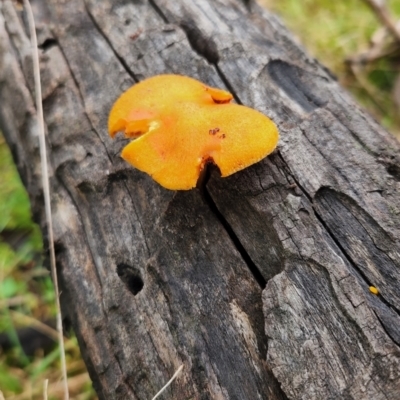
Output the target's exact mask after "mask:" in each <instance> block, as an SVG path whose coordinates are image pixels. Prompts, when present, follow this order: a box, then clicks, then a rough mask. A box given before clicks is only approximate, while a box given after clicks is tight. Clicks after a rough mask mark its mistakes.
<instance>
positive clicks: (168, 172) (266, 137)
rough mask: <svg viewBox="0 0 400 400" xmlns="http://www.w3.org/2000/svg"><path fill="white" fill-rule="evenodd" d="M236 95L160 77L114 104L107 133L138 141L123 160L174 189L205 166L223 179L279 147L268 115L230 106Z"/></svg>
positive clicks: (190, 182)
mask: <svg viewBox="0 0 400 400" xmlns="http://www.w3.org/2000/svg"><path fill="white" fill-rule="evenodd" d="M231 100H232V95H231V94H230V93H229V92H226V91H224V90H221V89H216V88H211V87H208V86H206V85H204V84H203V83H201V82H199V81H197V80H195V79H192V78H189V77H186V76H181V75H158V76H155V77H152V78H149V79H146V80H144V81H142V82H140V83H138V84H136V85H134V86H132V87H131V88H130V89H128V90H127V91H126V92H125V93H123V94H122V95H121V96H120V97H119V99H118V100H117V101H116V102H115V104H114V105H113V107H112V109H111V112H110V116H109V121H108V130H109V133H110V135H111V137H114V136H115V134H116V133H117V132H118V131H124V133H125V137H127V138H134V140H133V141H131V142H130V143H129V144H128V145H127V146H126V147H125V148H124V149H123V151H122V154H121V156H122V158H123V159H124V160H126V161H127V162H129V163H131V164H132V165H133V166H134V167H136V168H137V169H139V170H141V171H144V172H146V173H148V174H149V175H151V176H152V177H153V179H154V180H155V181H157V182H158V183H159V184H161V185H162V186H164V187H165V188H167V189H171V190H188V189H192V188H193V187H195V186H196V183H197V180H198V178H199V175H200V172H201V171H202V169H203V168H204V166H205V164H206V163H209V162H213V163H215V164H216V165H217V166H218V168H219V169H220V171H221V175H222V176H223V177H225V176H229V175H231V174H233V173H235V172H237V171H239V170H241V169H243V168H246V167H248V166H249V165H251V164H254V163H256V162H258V161H260V160H261V159H263V158H264V157H266V156H267V155H268V154H270V153H271V152H272V151H273V150H274V149H275V147H276V145H277V143H278V138H279V134H278V130H277V128H276V126H275V124H274V123H273V122H272V121H271V120H270V119H269V118H268V117H266V116H265V115H263V114H261V113H260V112H258V111H256V110H253V109H251V108H248V107H244V106H241V105H237V104H232V103H230V101H231Z"/></svg>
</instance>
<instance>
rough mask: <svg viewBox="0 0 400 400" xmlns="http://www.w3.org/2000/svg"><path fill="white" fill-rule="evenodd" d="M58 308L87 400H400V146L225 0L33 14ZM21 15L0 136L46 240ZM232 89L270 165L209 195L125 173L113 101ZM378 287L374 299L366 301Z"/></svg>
mask: <svg viewBox="0 0 400 400" xmlns="http://www.w3.org/2000/svg"><path fill="white" fill-rule="evenodd" d="M33 6H34V11H35V18H36V22H37V32H38V35H39V43H40V47H41V70H42V81H43V105H44V113H45V123H46V129H47V133H48V145H49V154H50V155H49V160H50V164H51V189H52V206H53V217H54V228H55V237H56V241H55V245H56V250H57V262H58V271H59V279H60V286H61V290H62V294H61V302H62V306H63V311H64V314H65V316H66V317H67V318H68V319H69V320H70V321H71V322H72V325H73V327H74V329H75V331H76V334H77V336H78V340H79V344H80V347H81V349H82V354H83V357H84V359H85V362H86V364H87V366H88V369H89V372H90V376H91V378H92V380H93V382H94V385H95V388H96V390H97V392H98V395H99V397H100V398H101V399H146V400H147V399H150V398H151V397H152V396H153V395H154V394H155V393H156V392H157V391H158V390H159V389H160V388H161V387H162V386H163V384H164V383H165V382H166V381H168V379H169V378H170V377H171V376H172V374H173V373H174V371H175V370H176V369H177V368H178V367H179V366H180V365H181V364H183V366H184V367H183V371H182V374H181V376H180V377H179V378H178V380H177V381H176V382H174V383H173V384H172V386H171V387H170V388H169V389H167V391H166V393H165V394H164V395H163V396H164V397H163V398H165V399H167V398H169V399H239V400H243V399H249V400H253V399H287V398H288V399H339V398H340V399H342V398H343V399H357V400H359V399H369V400H370V399H374V400H376V399H378V400H379V399H393V400H397V399H399V398H400V351H399V350H400V349H399V345H400V286H399V282H400V245H399V238H400V196H399V192H400V190H399V189H400V145H399V143H398V142H397V141H396V140H395V139H394V138H393V137H391V136H390V135H389V134H388V133H387V132H386V131H385V130H384V129H383V128H381V127H380V126H379V125H378V124H377V123H376V122H375V121H374V120H373V119H372V118H371V117H370V116H369V115H367V114H366V113H365V112H364V111H363V110H362V109H360V107H358V106H357V105H356V104H355V102H354V100H353V99H352V98H351V97H350V96H349V95H348V94H347V93H346V92H345V91H344V90H343V89H342V88H340V86H339V85H338V83H337V82H336V81H335V79H334V77H332V75H331V74H330V73H329V72H328V71H327V70H326V69H324V68H323V67H322V66H321V65H320V64H319V63H318V62H317V61H315V60H313V59H311V58H310V57H308V56H307V55H306V53H305V52H304V51H303V49H302V48H300V47H299V46H298V45H296V44H295V41H294V39H293V37H292V35H291V34H290V33H289V32H288V31H287V30H286V28H285V27H284V26H283V25H282V24H281V23H280V22H279V20H278V19H277V18H276V17H275V16H273V15H271V14H269V13H268V12H266V11H265V10H262V9H261V8H259V7H258V6H257V5H256V4H254V3H253V2H247V1H243V2H242V1H239V0H208V1H207V0H193V1H184V0H176V1H170V0H151V1H144V0H134V1H127V0H126V1H123V0H118V1H111V0H109V1H107V0H105V1H95V0H87V1H80V0H69V1H60V0H49V1H44V0H35V1H33ZM25 21H26V19H25V16H24V13H23V12H22V10H21V9H20V8H19V6H16V5H15V3H14V2H12V1H2V2H1V3H0V128H1V130H2V131H3V133H4V135H5V137H6V140H7V142H8V143H9V145H10V147H11V149H12V152H13V155H14V158H15V161H16V163H17V166H18V169H19V172H20V174H21V177H22V179H23V181H24V184H25V186H26V187H27V189H28V192H29V194H30V198H31V200H32V207H33V212H34V215H35V218H36V219H37V220H38V221H39V222H40V223H41V225H42V227H43V228H44V227H45V222H44V212H43V205H42V203H43V202H42V193H41V183H40V160H39V151H38V138H37V121H36V113H35V108H34V102H33V98H34V96H33V94H34V89H33V78H32V72H31V71H32V68H31V58H30V44H29V40H28V38H27V34H26V32H27V29H26V26H25ZM160 73H177V74H184V75H189V76H192V77H195V78H198V79H200V80H202V81H203V82H205V83H206V84H208V85H212V86H217V87H221V88H227V89H228V90H230V91H231V92H232V93H233V94H234V96H235V98H236V100H237V101H238V102H240V103H243V104H245V105H248V106H251V107H254V108H256V109H258V110H259V111H261V112H263V113H265V114H266V115H268V116H270V117H271V118H272V119H273V120H274V121H275V122H276V124H277V125H278V127H279V130H280V133H281V139H280V143H279V146H278V150H277V151H276V152H275V153H274V154H273V155H271V156H270V157H268V158H267V159H264V160H263V161H261V162H260V163H258V164H256V165H253V166H252V167H250V168H248V169H246V170H244V171H241V172H239V173H237V174H235V175H233V176H231V177H229V178H225V179H222V178H220V177H219V175H218V172H217V171H216V170H212V171H211V175H210V178H209V180H208V182H207V183H206V187H205V189H204V193H200V192H199V191H198V190H192V191H188V192H172V191H168V190H165V189H163V188H162V187H160V186H159V185H158V184H157V183H155V182H154V181H152V179H151V178H150V177H148V176H147V175H145V174H143V173H141V172H139V171H137V170H134V169H133V168H132V167H130V166H129V165H127V164H126V163H125V162H123V161H122V160H121V159H120V158H119V152H120V150H121V148H122V146H123V145H124V143H123V141H121V140H116V141H112V140H111V139H110V138H109V137H108V135H107V117H108V112H109V110H110V108H111V105H112V103H113V102H114V101H115V100H116V98H117V97H118V96H119V95H120V94H121V92H122V91H123V90H125V89H127V88H128V87H130V86H131V85H132V84H133V83H134V82H136V81H140V80H142V79H144V78H146V77H150V76H152V75H155V74H160ZM370 285H374V286H376V287H377V288H378V289H379V291H380V294H379V296H375V295H373V294H372V293H370V291H369V286H370Z"/></svg>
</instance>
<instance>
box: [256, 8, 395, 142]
mask: <svg viewBox="0 0 400 400" xmlns="http://www.w3.org/2000/svg"><path fill="white" fill-rule="evenodd" d="M259 1H260V3H261V4H263V5H265V6H266V7H267V8H268V9H270V10H271V11H274V12H276V13H277V14H279V15H280V16H281V18H282V20H283V21H284V22H285V24H286V25H287V26H288V27H289V29H290V30H291V31H292V32H293V33H294V34H295V35H296V36H297V38H298V39H299V40H300V42H301V43H302V44H303V45H304V47H305V48H306V49H307V51H308V53H309V54H311V55H312V56H313V57H315V58H317V59H318V60H319V61H320V62H321V63H322V64H324V65H325V66H327V67H328V68H329V69H330V70H331V71H333V72H334V74H336V75H337V77H338V79H339V81H340V83H341V84H342V85H343V86H345V87H346V88H347V89H349V90H350V91H351V92H352V93H353V94H354V95H355V96H356V98H357V99H358V101H359V102H360V103H361V104H362V105H364V106H365V107H366V108H367V109H368V111H369V112H370V113H371V114H373V116H374V117H375V118H376V119H378V120H379V121H380V122H381V123H382V124H383V125H384V126H386V127H387V128H388V129H389V130H390V131H392V133H393V134H395V135H396V136H400V118H399V110H398V108H397V107H396V105H395V104H394V103H393V100H392V90H393V87H394V82H395V79H396V78H397V76H398V75H399V72H400V67H399V65H400V63H399V58H400V51H399V54H397V55H396V57H395V58H391V59H389V58H386V59H382V60H380V61H377V62H374V63H372V64H368V65H366V66H364V67H363V68H362V70H361V71H360V73H359V74H358V75H357V76H354V74H353V73H352V72H351V71H350V70H349V68H348V67H347V66H346V63H345V60H346V58H348V57H351V56H354V55H355V54H359V53H361V52H362V51H365V50H367V49H368V47H369V43H370V39H371V37H372V35H373V34H374V32H375V31H376V30H377V29H378V28H380V27H381V25H380V22H379V21H378V19H377V17H376V16H375V14H374V13H373V12H372V11H371V9H370V8H369V7H368V6H367V5H366V4H365V2H364V1H363V0H347V1H330V0H302V1H300V0H259ZM388 5H389V8H390V11H391V13H392V15H393V17H394V18H397V19H398V18H399V17H400V0H390V1H388Z"/></svg>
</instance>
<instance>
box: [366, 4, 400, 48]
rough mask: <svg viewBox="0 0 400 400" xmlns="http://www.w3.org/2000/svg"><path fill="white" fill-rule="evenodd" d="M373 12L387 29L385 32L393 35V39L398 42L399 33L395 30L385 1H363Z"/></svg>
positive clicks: (399, 38)
mask: <svg viewBox="0 0 400 400" xmlns="http://www.w3.org/2000/svg"><path fill="white" fill-rule="evenodd" d="M364 1H365V2H366V3H367V4H368V5H369V6H370V7H371V9H372V10H373V11H374V13H375V14H376V16H377V17H378V18H379V20H380V21H381V22H382V24H383V25H384V26H385V27H386V28H387V30H388V31H389V32H390V33H391V34H392V35H393V37H394V38H395V39H396V40H397V41H398V42H400V31H399V29H397V26H396V22H395V21H394V19H393V18H392V16H391V15H390V12H389V10H388V8H387V7H386V2H385V1H382V0H380V1H377V0H364Z"/></svg>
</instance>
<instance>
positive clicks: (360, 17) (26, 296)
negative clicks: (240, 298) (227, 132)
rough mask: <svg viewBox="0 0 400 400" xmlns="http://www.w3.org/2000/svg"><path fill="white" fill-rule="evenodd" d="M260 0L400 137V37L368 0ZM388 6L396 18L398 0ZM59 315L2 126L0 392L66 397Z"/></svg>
mask: <svg viewBox="0 0 400 400" xmlns="http://www.w3.org/2000/svg"><path fill="white" fill-rule="evenodd" d="M260 2H261V4H262V5H263V6H265V7H267V8H268V9H270V10H271V11H273V12H275V13H277V14H279V15H280V16H281V18H282V19H283V21H284V22H285V24H286V25H287V26H288V27H289V29H290V30H291V31H292V32H293V33H294V34H295V35H296V37H297V38H298V40H299V42H300V43H302V45H303V46H304V47H305V48H306V49H307V51H308V52H309V53H310V54H311V55H312V56H314V57H315V58H317V59H318V60H319V61H320V62H321V63H322V64H324V65H325V66H327V67H328V68H329V69H330V70H331V71H332V72H333V73H334V74H335V75H336V76H337V78H338V80H339V81H340V83H341V84H342V85H343V86H344V87H346V88H347V89H348V90H349V91H350V92H352V93H353V95H354V96H355V97H356V98H357V99H358V101H359V102H360V103H361V104H362V105H364V106H365V107H366V108H367V109H368V110H369V112H370V113H371V114H372V115H373V116H374V117H375V118H376V119H377V120H378V121H379V122H380V123H382V124H383V125H384V126H385V127H386V128H388V129H389V130H390V131H391V132H392V133H393V134H395V135H396V136H398V137H400V117H399V112H398V111H399V107H400V78H399V76H400V74H399V72H400V45H399V43H400V39H399V38H397V39H396V38H395V37H393V36H394V35H391V34H390V33H388V32H387V30H385V28H383V25H382V21H381V20H380V19H379V15H377V13H376V10H375V12H374V11H373V10H372V9H371V7H369V6H368V4H367V3H369V2H368V1H367V0H346V1H334V2H332V1H331V0H260ZM387 5H388V10H389V11H390V15H391V18H392V19H393V21H396V20H397V19H398V18H399V16H400V0H391V1H388V2H387ZM398 30H399V31H400V24H398ZM399 37H400V34H399ZM377 46H378V47H379V48H378V50H379V51H378V52H377V50H376V49H377ZM372 56H373V57H372ZM54 316H55V302H54V292H53V286H52V283H51V279H50V275H49V273H48V269H47V267H46V266H44V258H43V245H42V238H41V234H40V231H39V229H38V227H37V226H36V225H35V224H34V222H33V221H32V218H31V213H30V207H29V200H28V196H27V193H26V192H25V190H24V188H23V186H22V183H21V181H20V178H19V176H18V173H17V171H16V168H15V166H14V163H13V160H12V157H11V153H10V151H9V149H8V147H7V145H6V143H5V140H4V138H3V137H2V136H1V133H0V391H1V392H2V393H3V395H4V397H5V398H6V399H9V400H11V399H12V400H23V399H36V398H37V399H39V398H43V382H44V381H45V380H46V379H48V380H49V388H48V395H49V398H50V399H58V398H62V396H61V393H62V385H61V382H60V379H61V372H60V367H59V353H58V351H59V350H58V347H57V345H56V342H55V341H54V338H56V332H55V329H54ZM66 336H67V338H66V339H65V341H66V342H65V344H66V357H67V367H68V376H69V379H68V385H69V389H70V396H71V399H77V400H79V399H82V400H84V399H87V400H89V399H96V395H95V393H94V391H93V389H92V387H91V383H90V379H89V377H88V374H87V372H86V369H85V366H84V364H83V361H82V360H81V357H80V353H79V348H78V346H77V342H76V338H75V336H74V335H73V333H72V332H68V331H67V332H66ZM1 392H0V400H1Z"/></svg>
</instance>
